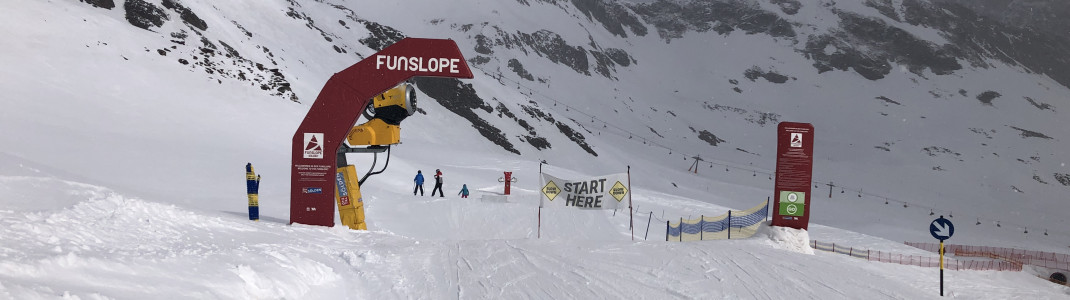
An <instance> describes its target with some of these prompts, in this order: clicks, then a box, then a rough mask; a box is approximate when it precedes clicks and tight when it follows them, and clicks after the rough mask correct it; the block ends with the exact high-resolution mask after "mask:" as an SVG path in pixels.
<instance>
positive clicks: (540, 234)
mask: <svg viewBox="0 0 1070 300" xmlns="http://www.w3.org/2000/svg"><path fill="white" fill-rule="evenodd" d="M542 164H543V162H542V161H539V184H542ZM538 222H539V223H538V230H537V231H536V232H537V233H536V234H537V235H536V236H535V238H538V239H541V238H542V198H541V197H540V198H539V221H538Z"/></svg>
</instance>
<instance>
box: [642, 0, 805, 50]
mask: <svg viewBox="0 0 1070 300" xmlns="http://www.w3.org/2000/svg"><path fill="white" fill-rule="evenodd" d="M628 7H630V8H631V9H632V10H633V11H635V13H636V14H639V16H641V17H643V20H646V22H647V23H650V24H653V25H654V27H656V28H657V30H658V35H659V36H660V37H661V38H662V39H663V40H665V42H670V41H671V40H672V39H676V38H681V37H683V35H684V33H686V32H688V31H697V32H707V31H711V30H712V31H715V32H717V33H719V34H728V33H730V32H732V31H734V30H736V29H739V30H743V32H745V33H747V34H758V33H764V34H768V35H771V36H773V37H783V38H794V37H795V29H794V28H792V25H791V23H790V22H788V21H787V20H784V19H782V18H780V16H777V14H775V13H773V12H769V11H765V10H762V9H761V8H760V7H758V6H756V5H754V3H752V2H748V1H739V0H728V1H710V0H697V1H676V0H657V1H654V2H651V3H635V4H628Z"/></svg>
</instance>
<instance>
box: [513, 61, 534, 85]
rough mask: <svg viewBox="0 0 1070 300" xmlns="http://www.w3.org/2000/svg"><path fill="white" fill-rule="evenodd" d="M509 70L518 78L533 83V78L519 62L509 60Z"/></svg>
mask: <svg viewBox="0 0 1070 300" xmlns="http://www.w3.org/2000/svg"><path fill="white" fill-rule="evenodd" d="M509 69H510V70H513V72H515V73H516V75H517V76H520V78H524V79H527V80H528V81H535V77H534V76H531V73H528V70H525V69H524V65H523V64H521V63H520V61H519V60H517V59H515V58H513V59H510V60H509Z"/></svg>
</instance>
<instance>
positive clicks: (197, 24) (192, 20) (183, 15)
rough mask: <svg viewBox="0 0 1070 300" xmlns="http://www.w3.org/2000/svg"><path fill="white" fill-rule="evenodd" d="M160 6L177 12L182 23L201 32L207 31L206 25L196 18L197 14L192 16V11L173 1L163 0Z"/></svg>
mask: <svg viewBox="0 0 1070 300" xmlns="http://www.w3.org/2000/svg"><path fill="white" fill-rule="evenodd" d="M162 4H163V7H166V8H168V9H171V10H174V11H175V12H177V13H178V16H179V18H180V19H182V22H186V24H189V25H190V26H193V27H194V28H197V29H200V30H201V31H205V30H208V23H205V22H204V20H202V19H201V18H200V17H198V16H197V14H194V13H193V11H192V10H190V9H189V8H187V7H185V6H182V4H179V3H177V2H175V0H163V3H162Z"/></svg>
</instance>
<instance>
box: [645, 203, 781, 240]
mask: <svg viewBox="0 0 1070 300" xmlns="http://www.w3.org/2000/svg"><path fill="white" fill-rule="evenodd" d="M768 214H769V200H765V201H762V204H760V205H758V206H755V207H752V208H750V209H748V210H735V211H734V210H729V211H728V212H727V213H725V214H722V215H720V216H715V217H707V216H699V217H698V218H695V219H687V220H685V219H683V218H680V220H679V221H677V222H671V221H665V224H666V229H665V240H666V241H675V242H690V241H703V240H724V239H742V238H749V237H751V236H753V235H754V234H755V233H757V232H758V227H759V226H761V224H762V222H764V221H765V220H766V218H767V215H768Z"/></svg>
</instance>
